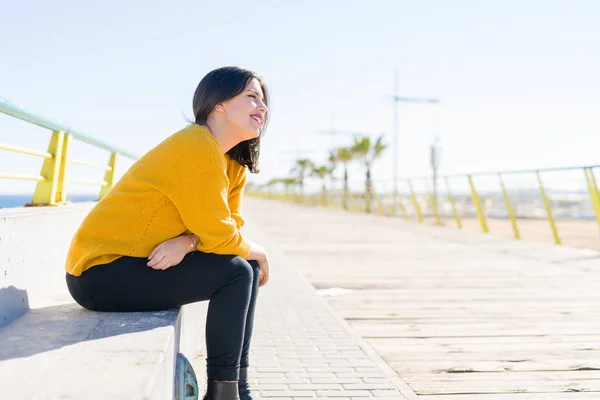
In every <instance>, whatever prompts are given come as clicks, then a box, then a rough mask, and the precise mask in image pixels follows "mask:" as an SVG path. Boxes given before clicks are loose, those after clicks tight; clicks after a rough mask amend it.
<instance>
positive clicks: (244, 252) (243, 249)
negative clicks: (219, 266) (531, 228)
mask: <svg viewBox="0 0 600 400" xmlns="http://www.w3.org/2000/svg"><path fill="white" fill-rule="evenodd" d="M251 247H252V246H251V245H250V241H248V240H247V239H246V238H242V242H241V243H240V247H239V252H238V255H239V256H240V257H242V258H244V259H246V258H248V256H249V255H250V249H251Z"/></svg>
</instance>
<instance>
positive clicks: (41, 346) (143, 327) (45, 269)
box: [0, 203, 205, 400]
mask: <svg viewBox="0 0 600 400" xmlns="http://www.w3.org/2000/svg"><path fill="white" fill-rule="evenodd" d="M92 206H93V204H89V203H88V204H77V205H72V206H66V207H58V208H47V207H44V208H28V209H3V210H0V282H1V285H0V398H2V399H58V398H60V399H82V398H85V399H160V400H164V399H172V398H176V399H194V398H196V395H197V392H198V389H197V383H196V382H195V381H194V379H195V378H196V377H195V376H194V375H195V374H194V372H193V369H191V366H190V364H189V362H187V360H189V359H191V358H193V357H194V351H195V349H196V344H197V340H198V338H197V336H196V335H197V333H198V332H200V331H201V329H202V327H203V323H204V321H203V320H202V318H201V317H199V316H200V315H201V314H202V313H199V312H198V310H197V308H198V307H204V306H205V305H204V304H202V303H197V304H191V305H189V306H185V307H183V308H182V309H181V310H170V311H163V312H146V313H101V312H91V311H87V310H85V309H83V308H82V307H80V306H79V305H77V304H76V303H74V302H73V300H72V298H71V297H70V295H69V294H68V291H67V289H66V285H65V280H64V257H65V255H66V252H67V249H68V246H69V244H70V239H71V237H72V236H73V233H74V232H75V230H76V229H77V227H78V226H79V223H80V222H81V220H82V219H83V218H84V217H85V215H86V214H87V212H88V211H89V210H90V208H91V207H92ZM195 308H196V309H195ZM198 378H200V377H198Z"/></svg>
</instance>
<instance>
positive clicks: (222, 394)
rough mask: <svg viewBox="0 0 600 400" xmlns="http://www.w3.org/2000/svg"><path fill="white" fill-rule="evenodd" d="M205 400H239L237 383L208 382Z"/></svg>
mask: <svg viewBox="0 0 600 400" xmlns="http://www.w3.org/2000/svg"><path fill="white" fill-rule="evenodd" d="M206 386H207V387H206V394H205V395H204V397H203V400H239V398H240V397H239V395H238V385H237V382H222V381H208V382H207V385H206Z"/></svg>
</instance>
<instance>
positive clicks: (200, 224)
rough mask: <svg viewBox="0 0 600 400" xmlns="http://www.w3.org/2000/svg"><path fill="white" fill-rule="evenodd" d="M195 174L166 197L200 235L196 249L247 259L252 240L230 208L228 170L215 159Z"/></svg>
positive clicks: (188, 224) (189, 225) (185, 221)
mask: <svg viewBox="0 0 600 400" xmlns="http://www.w3.org/2000/svg"><path fill="white" fill-rule="evenodd" d="M195 177H196V180H192V181H187V183H186V184H183V185H181V186H180V187H179V188H178V189H177V190H176V191H174V192H173V193H171V194H169V193H167V197H169V198H170V199H171V201H172V202H173V204H174V205H175V207H176V208H177V210H178V211H179V215H180V216H181V218H182V220H183V223H184V224H185V225H186V227H187V228H188V229H189V231H191V232H193V233H194V234H196V235H197V236H198V237H199V238H200V241H199V242H198V247H197V249H198V250H199V251H202V252H205V253H214V254H231V255H238V256H241V257H244V258H246V257H247V256H248V255H249V254H250V243H249V242H248V241H247V240H246V239H245V238H243V237H242V234H241V232H240V230H239V229H238V227H237V223H236V220H235V219H234V217H233V216H232V213H231V210H230V208H229V204H228V199H227V197H228V196H227V192H228V191H227V186H228V178H227V174H226V172H225V171H224V169H223V168H222V167H221V166H219V165H218V164H217V163H216V162H210V163H208V165H206V166H204V167H203V168H202V169H201V171H199V173H198V174H195Z"/></svg>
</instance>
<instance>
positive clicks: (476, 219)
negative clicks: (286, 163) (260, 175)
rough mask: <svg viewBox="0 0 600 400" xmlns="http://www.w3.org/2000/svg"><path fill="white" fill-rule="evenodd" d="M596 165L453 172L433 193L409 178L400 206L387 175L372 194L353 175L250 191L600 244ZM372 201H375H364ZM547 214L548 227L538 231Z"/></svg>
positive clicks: (428, 182)
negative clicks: (319, 186)
mask: <svg viewBox="0 0 600 400" xmlns="http://www.w3.org/2000/svg"><path fill="white" fill-rule="evenodd" d="M598 168H600V165H591V166H578V167H570V168H548V169H539V170H523V171H500V172H489V173H474V174H465V175H449V176H444V177H441V179H439V181H440V184H439V185H438V190H436V195H434V192H433V189H432V179H431V178H410V179H408V178H406V179H402V180H401V181H399V182H398V185H397V186H398V187H399V188H400V190H399V193H398V195H397V197H398V201H397V204H398V206H397V209H396V210H394V209H393V201H392V193H391V192H390V191H389V190H386V187H387V188H391V187H393V185H392V184H391V183H390V182H389V181H379V182H378V181H375V182H373V184H372V187H373V189H372V190H371V192H372V195H371V196H370V195H368V194H367V192H366V191H365V190H364V187H366V185H365V183H364V182H360V181H352V182H350V183H349V186H350V188H346V190H344V189H343V185H342V183H341V182H337V183H336V185H334V186H333V187H330V188H328V190H327V191H326V192H325V193H322V192H321V191H320V190H313V191H311V190H308V189H307V188H304V190H303V192H306V193H308V194H307V195H305V196H300V195H299V193H300V192H301V190H300V189H299V188H298V187H288V188H287V193H286V192H285V191H283V190H281V188H278V187H271V188H270V194H269V192H267V191H266V188H261V189H255V190H253V191H250V193H251V194H254V195H260V196H264V197H277V198H280V199H285V200H291V201H295V202H301V203H307V204H313V205H324V204H327V206H329V207H341V208H342V207H343V205H344V204H347V209H348V210H349V211H361V212H365V211H366V210H371V212H373V213H375V212H377V213H379V214H381V215H387V216H401V217H403V218H404V219H406V220H415V221H417V222H419V223H432V224H435V225H447V226H450V225H451V226H454V227H455V228H457V229H470V230H474V229H477V230H479V231H480V232H482V233H490V232H491V233H501V234H503V235H508V234H510V236H512V237H514V238H515V239H521V238H522V237H523V236H524V232H525V233H526V236H527V237H531V236H533V235H534V234H535V235H542V236H544V237H545V238H546V239H547V240H552V242H553V243H555V244H563V242H564V240H563V236H565V237H566V238H567V239H568V240H569V241H570V242H571V243H572V244H573V243H574V242H575V239H576V238H575V236H578V237H579V238H578V239H577V240H579V241H581V240H583V239H582V238H583V236H585V235H587V237H586V238H585V240H586V241H587V242H586V244H585V245H581V246H578V247H593V248H598V249H600V240H598V239H599V238H598V228H597V227H596V229H594V230H592V229H590V224H592V223H593V222H592V221H596V222H595V223H597V225H600V192H599V190H598V185H597V181H596V178H595V170H597V169H598ZM344 193H346V194H344ZM322 198H326V200H320V199H322ZM370 201H373V202H374V205H375V206H376V207H370V206H367V205H366V203H367V202H370ZM544 220H545V224H546V225H545V226H546V228H544V229H545V232H541V233H540V232H539V231H540V228H542V226H543V225H540V224H541V223H542V221H544ZM475 224H476V225H477V228H476V227H475ZM561 224H562V227H563V228H564V231H565V234H564V235H563V234H561V229H560V227H561ZM548 228H549V229H548ZM534 230H535V232H534ZM584 231H585V232H584ZM582 232H584V233H582ZM574 245H577V244H574Z"/></svg>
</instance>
